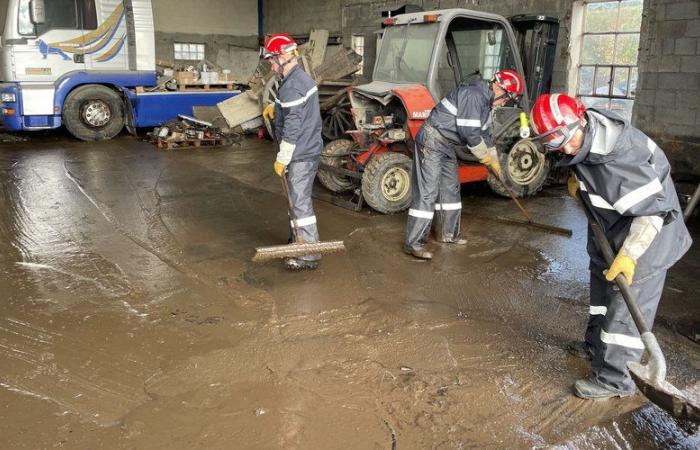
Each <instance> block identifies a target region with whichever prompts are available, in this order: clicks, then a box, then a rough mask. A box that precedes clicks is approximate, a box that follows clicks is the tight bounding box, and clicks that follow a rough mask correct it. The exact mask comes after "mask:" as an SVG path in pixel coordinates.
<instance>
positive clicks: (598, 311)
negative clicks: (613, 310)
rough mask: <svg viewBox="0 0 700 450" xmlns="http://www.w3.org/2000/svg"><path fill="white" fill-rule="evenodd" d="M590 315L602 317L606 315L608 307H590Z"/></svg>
mask: <svg viewBox="0 0 700 450" xmlns="http://www.w3.org/2000/svg"><path fill="white" fill-rule="evenodd" d="M590 313H591V315H592V316H604V315H606V314H607V313H608V307H607V306H593V305H591V308H590Z"/></svg>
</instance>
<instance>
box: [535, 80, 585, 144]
mask: <svg viewBox="0 0 700 450" xmlns="http://www.w3.org/2000/svg"><path fill="white" fill-rule="evenodd" d="M585 110H586V107H585V106H584V105H583V103H581V102H580V101H579V100H576V99H575V98H573V97H569V96H568V95H565V94H543V95H540V96H539V98H538V99H537V101H535V105H534V106H533V107H532V112H531V113H530V121H531V122H532V128H533V131H534V132H535V135H537V136H538V138H539V139H542V141H543V143H544V146H545V147H546V148H547V149H548V150H559V149H561V148H562V147H564V145H566V143H567V142H569V140H570V139H571V138H572V137H573V136H574V133H575V132H576V130H577V129H578V128H579V127H580V126H581V120H580V119H581V118H583V112H584V111H585Z"/></svg>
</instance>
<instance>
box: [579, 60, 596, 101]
mask: <svg viewBox="0 0 700 450" xmlns="http://www.w3.org/2000/svg"><path fill="white" fill-rule="evenodd" d="M594 72H595V68H594V67H591V66H584V67H581V68H580V69H579V72H578V93H579V95H593V74H594Z"/></svg>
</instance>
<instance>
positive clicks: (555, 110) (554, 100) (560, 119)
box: [549, 94, 564, 125]
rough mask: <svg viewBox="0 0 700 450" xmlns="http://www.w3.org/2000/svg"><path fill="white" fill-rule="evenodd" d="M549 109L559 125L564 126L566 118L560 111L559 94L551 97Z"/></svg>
mask: <svg viewBox="0 0 700 450" xmlns="http://www.w3.org/2000/svg"><path fill="white" fill-rule="evenodd" d="M549 109H551V110H552V115H553V116H554V120H555V121H556V122H557V124H558V125H563V124H564V116H562V115H561V110H560V109H559V94H552V95H550V96H549Z"/></svg>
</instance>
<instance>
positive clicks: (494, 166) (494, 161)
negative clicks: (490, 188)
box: [479, 155, 503, 180]
mask: <svg viewBox="0 0 700 450" xmlns="http://www.w3.org/2000/svg"><path fill="white" fill-rule="evenodd" d="M479 161H480V162H481V164H483V165H485V166H486V167H490V168H491V170H493V172H494V173H495V174H496V175H497V176H498V179H499V180H502V179H503V171H502V170H501V163H500V162H498V156H493V155H487V156H485V157H484V158H482V159H480V160H479Z"/></svg>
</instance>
